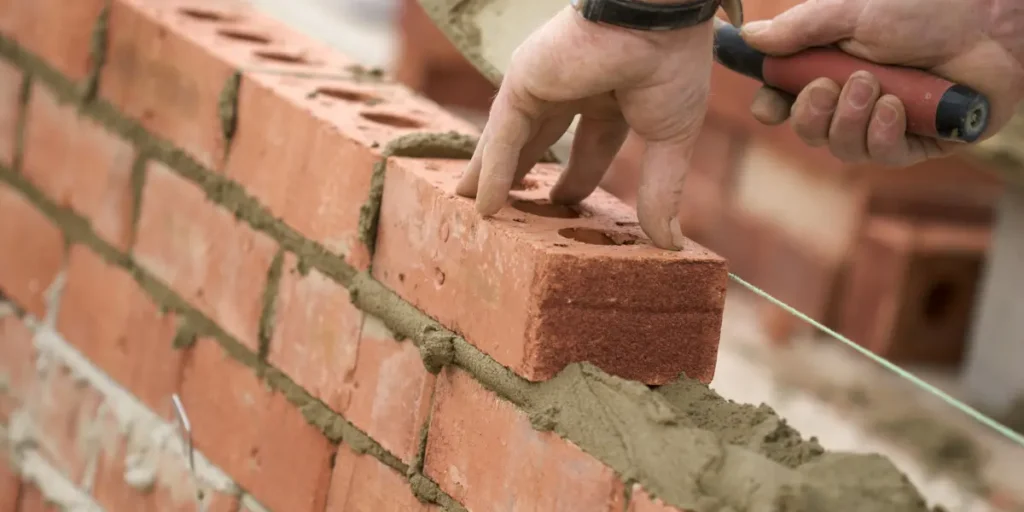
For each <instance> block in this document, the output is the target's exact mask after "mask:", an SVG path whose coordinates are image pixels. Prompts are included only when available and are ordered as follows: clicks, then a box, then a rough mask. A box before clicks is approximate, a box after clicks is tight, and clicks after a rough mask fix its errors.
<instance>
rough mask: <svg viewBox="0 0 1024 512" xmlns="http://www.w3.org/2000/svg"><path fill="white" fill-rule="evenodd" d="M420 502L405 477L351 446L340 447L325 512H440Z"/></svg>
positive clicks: (438, 509) (437, 508) (436, 507)
mask: <svg viewBox="0 0 1024 512" xmlns="http://www.w3.org/2000/svg"><path fill="white" fill-rule="evenodd" d="M440 510H441V508H440V507H438V506H435V505H429V504H425V503H422V502H420V501H419V500H418V499H417V498H416V496H415V495H413V493H412V489H411V488H410V487H409V482H408V481H407V480H406V479H405V477H404V476H403V475H402V474H400V473H398V472H397V471H395V470H394V469H391V468H389V467H388V466H386V465H384V464H383V463H382V462H380V461H379V460H377V459H375V458H373V457H372V456H370V455H359V454H357V453H356V452H354V451H352V449H351V448H349V447H348V445H342V446H340V447H339V448H338V457H337V459H336V460H335V461H334V474H333V475H332V476H331V490H330V492H329V493H328V495H327V510H326V512H371V511H372V512H434V511H436V512H440Z"/></svg>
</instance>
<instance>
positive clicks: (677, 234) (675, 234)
mask: <svg viewBox="0 0 1024 512" xmlns="http://www.w3.org/2000/svg"><path fill="white" fill-rule="evenodd" d="M668 230H669V231H670V232H672V245H674V246H675V247H676V249H677V250H682V248H683V246H684V245H686V237H684V236H683V230H682V228H680V227H679V217H672V220H670V221H668Z"/></svg>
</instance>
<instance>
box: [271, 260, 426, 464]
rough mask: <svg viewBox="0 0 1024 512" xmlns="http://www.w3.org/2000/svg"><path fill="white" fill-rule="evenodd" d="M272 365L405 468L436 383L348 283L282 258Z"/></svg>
mask: <svg viewBox="0 0 1024 512" xmlns="http://www.w3.org/2000/svg"><path fill="white" fill-rule="evenodd" d="M276 309H277V314H276V325H275V330H274V336H273V338H272V340H271V342H270V353H269V361H270V363H271V364H272V365H274V366H275V367H276V368H279V369H280V370H282V371H284V372H285V373H286V374H287V375H289V376H290V377H291V378H292V379H293V380H295V382H296V383H297V384H299V385H300V386H302V387H303V388H304V389H306V390H307V391H309V392H310V393H311V394H313V395H314V396H316V397H317V398H319V399H320V400H322V401H323V402H324V403H325V404H327V406H328V407H330V408H331V409H333V410H335V411H337V412H339V413H341V414H342V415H343V416H345V418H346V419H348V420H349V421H351V422H352V423H353V424H354V425H355V426H356V427H358V428H359V429H360V430H362V431H364V432H366V433H367V434H368V435H370V437H372V438H374V439H376V440H377V441H378V442H379V443H380V444H381V445H382V446H383V447H384V448H385V449H386V450H388V451H389V452H391V453H393V454H395V455H397V456H398V457H399V458H400V459H402V460H403V461H405V462H406V463H408V462H410V461H411V460H412V459H413V458H414V457H415V455H416V450H417V448H418V445H419V442H418V440H419V433H420V428H421V427H422V426H423V423H424V421H426V416H427V412H428V411H429V407H430V396H431V392H432V391H433V385H434V378H433V376H432V375H430V374H429V373H427V371H426V369H424V367H423V363H422V361H421V359H420V354H419V350H417V349H416V346H415V345H413V344H412V342H411V341H408V340H405V341H398V340H396V339H395V337H394V335H393V334H392V333H391V332H389V331H388V329H387V328H386V327H385V326H384V325H383V324H382V323H381V322H380V320H377V319H376V318H373V317H370V316H367V315H364V314H363V313H362V312H361V311H359V310H358V309H356V307H355V306H354V305H353V304H352V303H351V301H350V300H349V293H348V290H346V289H345V288H344V287H343V286H341V285H340V284H338V283H336V282H334V281H332V280H330V279H329V278H327V277H326V276H324V275H323V274H321V273H320V272H318V271H317V270H314V269H310V270H308V273H306V274H305V275H303V272H302V271H301V270H300V268H299V265H298V262H297V259H296V257H295V256H293V255H291V254H289V255H288V256H287V257H286V258H285V263H284V271H283V275H282V280H281V285H280V292H279V295H278V302H277V306H276Z"/></svg>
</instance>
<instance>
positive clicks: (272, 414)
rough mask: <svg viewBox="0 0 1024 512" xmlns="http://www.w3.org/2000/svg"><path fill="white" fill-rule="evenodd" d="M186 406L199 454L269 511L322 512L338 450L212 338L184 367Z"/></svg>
mask: <svg viewBox="0 0 1024 512" xmlns="http://www.w3.org/2000/svg"><path fill="white" fill-rule="evenodd" d="M181 399H182V403H183V405H184V406H185V409H186V410H187V411H188V415H189V419H190V420H191V422H192V431H193V440H194V442H195V446H196V448H197V449H198V450H200V451H202V452H203V453H204V454H205V455H206V456H207V457H209V458H210V460H211V461H212V462H213V463H214V464H216V465H218V466H219V467H220V468H222V469H223V470H224V471H225V472H227V473H228V474H229V475H231V476H232V478H234V479H235V481H236V482H238V484H239V485H240V486H242V487H243V488H245V489H248V490H249V491H250V492H251V493H252V494H253V496H255V497H256V499H257V500H259V501H260V502H261V503H263V504H264V505H266V506H267V507H269V508H270V509H271V510H288V511H295V512H303V511H317V512H319V511H321V510H323V509H324V506H325V503H326V499H327V489H328V487H329V484H330V478H331V457H332V456H333V455H334V453H335V447H334V445H332V444H331V443H330V442H329V441H328V440H327V438H326V437H324V436H323V435H322V434H321V432H320V431H319V430H317V429H316V428H315V427H313V426H311V425H309V424H308V423H306V420H305V418H303V416H302V413H301V412H300V411H299V409H298V408H296V407H295V406H294V405H292V404H291V403H290V402H288V400H287V399H286V398H285V397H284V395H282V394H280V393H277V392H274V391H271V390H269V389H268V388H267V387H266V385H265V384H264V383H263V382H261V381H260V380H259V379H258V378H257V377H256V375H255V373H254V372H253V370H252V369H250V368H247V367H245V366H243V365H241V364H240V363H238V362H237V361H235V360H233V359H231V358H230V357H229V356H228V355H227V354H226V353H225V352H224V351H223V350H222V349H221V347H220V346H219V345H217V343H216V342H215V341H213V340H211V339H207V338H202V339H200V340H199V341H198V342H197V343H196V344H195V345H194V346H193V347H192V348H191V349H190V350H189V356H188V359H187V361H186V363H185V370H184V378H183V380H182V386H181Z"/></svg>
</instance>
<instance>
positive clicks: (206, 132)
mask: <svg viewBox="0 0 1024 512" xmlns="http://www.w3.org/2000/svg"><path fill="white" fill-rule="evenodd" d="M352 64H353V62H352V61H351V60H349V59H347V58H345V57H343V56H341V55H339V54H337V52H332V51H329V50H328V49H327V48H326V47H325V46H323V45H320V44H317V43H315V42H313V41H312V40H311V39H309V38H306V37H303V36H301V35H300V34H298V33H296V32H294V31H291V30H289V29H287V28H286V27H285V26H284V25H283V24H280V23H277V22H273V21H271V20H269V19H267V18H266V17H265V16H262V15H261V14H259V13H258V12H257V11H256V10H254V9H253V8H252V7H251V6H249V5H248V4H246V3H244V2H240V1H233V0H218V1H216V2H209V1H206V2H202V1H195V0H173V1H168V2H147V1H145V0H115V1H114V2H113V3H112V7H111V14H110V23H109V43H108V52H107V59H106V63H105V64H104V66H103V72H102V74H101V77H100V95H101V97H102V98H104V99H106V100H108V101H110V102H111V103H113V104H114V105H115V106H117V107H118V108H119V109H120V110H122V111H123V112H124V113H125V114H127V115H128V116H129V117H132V118H134V119H135V120H137V121H139V122H140V123H141V124H142V126H143V127H145V128H146V129H147V130H149V131H152V132H153V133H154V134H155V135H157V136H159V137H161V138H163V139H166V140H168V141H170V142H172V143H174V144H175V145H176V146H178V147H180V148H182V149H184V150H185V152H186V153H188V154H189V155H191V156H192V157H193V158H195V159H196V160H197V161H198V162H199V163H200V164H201V165H204V166H206V167H209V168H217V167H220V165H221V163H222V162H223V159H224V157H225V156H226V155H225V152H226V150H227V146H228V142H229V140H230V139H231V137H232V136H233V135H234V133H235V131H236V129H237V127H238V126H239V121H238V118H237V111H236V110H235V104H236V99H237V94H238V93H239V91H238V89H239V83H238V81H237V79H236V77H235V73H237V72H245V73H255V74H271V75H274V74H280V73H282V72H283V73H289V72H291V73H295V72H305V73H322V74H327V75H337V74H343V73H345V71H344V70H345V68H346V67H347V66H351V65H352ZM243 87H244V86H243ZM168 106H170V108H168Z"/></svg>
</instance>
